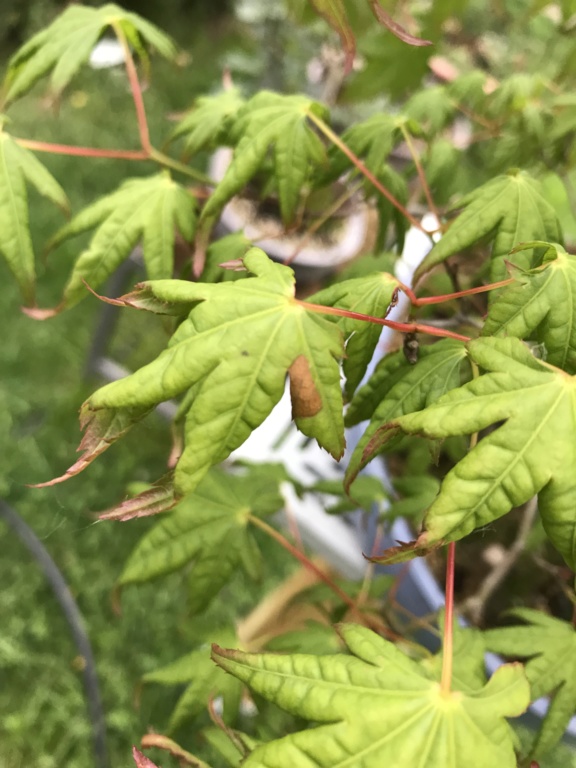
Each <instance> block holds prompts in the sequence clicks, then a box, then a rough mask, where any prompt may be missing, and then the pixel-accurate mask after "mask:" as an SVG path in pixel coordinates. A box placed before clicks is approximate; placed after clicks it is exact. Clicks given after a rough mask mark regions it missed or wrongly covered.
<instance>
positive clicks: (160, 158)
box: [148, 147, 216, 187]
mask: <svg viewBox="0 0 576 768" xmlns="http://www.w3.org/2000/svg"><path fill="white" fill-rule="evenodd" d="M148 157H149V158H150V160H154V161H155V162H156V163H158V164H159V165H164V166H166V167H167V168H172V170H174V171H178V172H179V173H184V174H185V175H186V176H189V177H190V178H191V179H194V181H198V182H200V183H201V184H206V185H207V186H210V187H214V186H216V183H215V182H214V180H213V179H211V178H210V177H209V176H207V175H206V174H205V173H202V171H197V170H196V169H195V168H191V167H190V166H189V165H185V164H184V163H181V162H179V161H178V160H174V158H172V157H170V156H169V155H165V154H164V152H160V150H158V149H156V148H155V147H150V151H149V152H148Z"/></svg>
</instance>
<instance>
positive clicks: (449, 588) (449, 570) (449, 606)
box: [440, 541, 456, 695]
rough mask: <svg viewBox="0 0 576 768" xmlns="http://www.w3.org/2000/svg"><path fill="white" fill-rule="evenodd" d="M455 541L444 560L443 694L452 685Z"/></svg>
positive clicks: (448, 691)
mask: <svg viewBox="0 0 576 768" xmlns="http://www.w3.org/2000/svg"><path fill="white" fill-rule="evenodd" d="M455 556H456V542H454V541H452V542H450V544H448V558H447V561H446V613H445V616H444V637H443V639H442V678H441V681H440V689H441V691H442V693H443V694H445V695H447V694H449V693H450V687H451V685H452V661H453V655H454V563H455V559H456V558H455Z"/></svg>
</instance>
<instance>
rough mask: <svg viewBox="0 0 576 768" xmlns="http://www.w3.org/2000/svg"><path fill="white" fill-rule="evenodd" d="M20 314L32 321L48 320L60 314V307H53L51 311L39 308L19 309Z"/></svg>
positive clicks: (61, 308)
mask: <svg viewBox="0 0 576 768" xmlns="http://www.w3.org/2000/svg"><path fill="white" fill-rule="evenodd" d="M20 309H21V310H22V312H23V313H24V314H25V315H28V317H31V318H32V320H49V319H50V318H51V317H56V315H59V314H60V312H62V310H63V307H62V305H60V304H59V305H58V306H57V307H53V308H52V309H40V307H20Z"/></svg>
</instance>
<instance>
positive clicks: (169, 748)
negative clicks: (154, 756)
mask: <svg viewBox="0 0 576 768" xmlns="http://www.w3.org/2000/svg"><path fill="white" fill-rule="evenodd" d="M151 747H156V749H163V750H165V751H166V752H168V753H169V754H170V755H173V756H174V757H176V758H178V760H179V761H180V762H181V763H182V764H183V765H191V766H193V767H194V766H200V765H201V763H200V761H199V760H198V759H197V758H196V757H194V755H192V754H191V753H190V752H187V751H186V750H185V749H183V748H182V747H181V746H180V745H179V744H177V743H176V742H175V741H172V739H169V738H168V737H167V736H162V734H160V733H148V734H146V736H142V749H150V748H151Z"/></svg>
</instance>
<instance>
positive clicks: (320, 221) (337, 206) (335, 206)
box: [284, 181, 363, 265]
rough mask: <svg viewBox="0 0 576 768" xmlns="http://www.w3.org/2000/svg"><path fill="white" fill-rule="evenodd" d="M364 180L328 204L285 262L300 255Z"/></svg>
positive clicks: (287, 262) (289, 262) (290, 261)
mask: <svg viewBox="0 0 576 768" xmlns="http://www.w3.org/2000/svg"><path fill="white" fill-rule="evenodd" d="M362 183H363V182H361V181H360V182H359V183H358V184H356V185H355V186H353V187H352V188H351V189H346V190H345V191H344V192H343V193H342V194H341V195H340V196H339V197H338V198H336V200H335V201H334V202H333V203H332V205H330V206H328V208H327V209H326V210H325V211H324V213H323V214H322V216H320V217H319V218H318V219H316V221H313V222H312V224H311V225H310V226H309V227H308V229H307V230H306V232H305V233H304V236H303V237H302V239H301V240H300V242H299V243H298V246H297V247H296V248H295V250H294V252H293V253H292V254H291V255H290V256H288V258H287V259H285V260H284V264H286V265H289V264H291V263H292V262H293V261H294V259H295V258H296V257H297V256H298V254H299V253H300V251H301V250H302V248H304V247H305V246H306V245H307V244H308V243H309V242H310V240H311V238H312V237H313V236H314V235H315V234H316V232H318V230H319V229H320V227H321V226H322V225H323V224H325V223H326V222H327V221H328V219H329V218H330V217H331V216H333V215H334V214H335V213H337V211H339V210H340V208H342V206H343V205H344V203H346V202H348V200H349V199H350V198H351V197H353V196H354V195H355V194H356V192H358V190H359V189H360V188H361V186H362Z"/></svg>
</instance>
